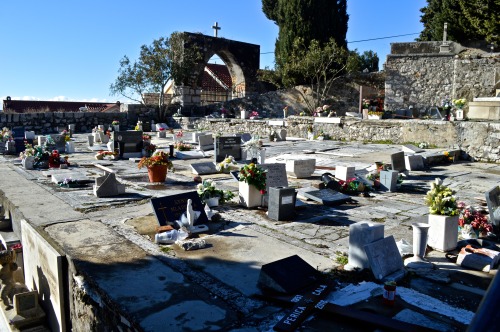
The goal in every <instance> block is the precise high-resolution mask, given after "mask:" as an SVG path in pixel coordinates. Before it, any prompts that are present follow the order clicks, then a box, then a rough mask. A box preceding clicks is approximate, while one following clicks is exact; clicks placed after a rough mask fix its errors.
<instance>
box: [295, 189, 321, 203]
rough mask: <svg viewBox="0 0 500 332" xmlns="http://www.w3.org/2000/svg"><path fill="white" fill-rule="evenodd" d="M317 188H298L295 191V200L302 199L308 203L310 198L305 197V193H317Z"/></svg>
mask: <svg viewBox="0 0 500 332" xmlns="http://www.w3.org/2000/svg"><path fill="white" fill-rule="evenodd" d="M317 190H318V188H314V187H302V188H299V189H297V198H300V199H303V200H306V201H310V200H311V198H309V197H307V196H306V195H305V193H306V192H311V191H317Z"/></svg>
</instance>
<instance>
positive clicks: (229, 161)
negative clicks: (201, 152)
mask: <svg viewBox="0 0 500 332" xmlns="http://www.w3.org/2000/svg"><path fill="white" fill-rule="evenodd" d="M231 165H236V160H234V157H233V156H228V157H226V158H224V160H223V161H221V162H220V163H218V164H217V165H215V169H216V170H217V172H227V171H229V170H230V169H231Z"/></svg>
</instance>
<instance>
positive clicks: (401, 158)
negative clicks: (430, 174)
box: [391, 151, 406, 172]
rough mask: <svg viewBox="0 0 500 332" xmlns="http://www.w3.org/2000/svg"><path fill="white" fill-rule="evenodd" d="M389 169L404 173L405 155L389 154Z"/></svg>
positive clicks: (398, 153)
mask: <svg viewBox="0 0 500 332" xmlns="http://www.w3.org/2000/svg"><path fill="white" fill-rule="evenodd" d="M391 168H392V169H393V170H394V171H398V172H404V171H406V164H405V153H404V152H403V151H401V152H396V153H393V154H391Z"/></svg>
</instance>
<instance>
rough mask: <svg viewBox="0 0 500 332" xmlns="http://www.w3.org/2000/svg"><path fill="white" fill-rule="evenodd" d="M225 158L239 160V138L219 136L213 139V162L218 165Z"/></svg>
mask: <svg viewBox="0 0 500 332" xmlns="http://www.w3.org/2000/svg"><path fill="white" fill-rule="evenodd" d="M227 156H233V157H234V159H235V160H241V137H238V136H231V137H226V136H221V137H217V138H216V139H215V162H216V163H219V162H221V161H223V160H224V158H226V157H227Z"/></svg>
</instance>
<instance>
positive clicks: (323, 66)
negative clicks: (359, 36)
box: [280, 38, 348, 114]
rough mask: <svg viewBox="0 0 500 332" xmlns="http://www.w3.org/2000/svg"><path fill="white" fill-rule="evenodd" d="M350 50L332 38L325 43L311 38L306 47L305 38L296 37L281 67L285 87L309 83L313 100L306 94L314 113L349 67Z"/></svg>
mask: <svg viewBox="0 0 500 332" xmlns="http://www.w3.org/2000/svg"><path fill="white" fill-rule="evenodd" d="M347 63H348V52H347V50H346V49H345V48H343V47H338V46H337V43H336V42H335V41H334V40H333V38H332V39H330V40H329V42H328V43H326V44H325V45H324V46H320V44H319V42H318V41H317V40H312V41H311V42H310V43H309V46H308V47H306V46H305V44H304V41H303V39H302V38H296V39H295V42H294V45H293V49H292V52H291V54H290V56H289V59H288V62H286V63H284V64H283V66H281V67H280V70H281V76H282V79H283V83H284V85H285V86H296V85H300V84H305V85H307V86H308V87H309V88H310V89H311V91H312V99H310V98H307V97H305V96H304V95H303V99H304V101H305V103H306V105H307V108H308V110H309V112H310V113H311V114H313V113H314V110H315V109H316V108H317V107H319V106H321V104H322V103H324V102H326V99H327V96H328V92H329V91H330V88H331V86H332V84H333V82H334V81H335V80H336V79H338V78H339V77H340V76H341V74H342V73H343V72H344V71H345V70H346V68H347Z"/></svg>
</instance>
